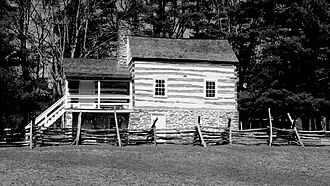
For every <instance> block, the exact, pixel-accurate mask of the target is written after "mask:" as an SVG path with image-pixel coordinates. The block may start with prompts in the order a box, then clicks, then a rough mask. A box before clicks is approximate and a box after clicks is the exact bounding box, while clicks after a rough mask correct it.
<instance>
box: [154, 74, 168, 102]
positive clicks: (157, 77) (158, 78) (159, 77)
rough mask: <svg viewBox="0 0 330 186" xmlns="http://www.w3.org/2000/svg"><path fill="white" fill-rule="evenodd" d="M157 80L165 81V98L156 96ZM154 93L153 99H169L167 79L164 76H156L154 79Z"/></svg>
mask: <svg viewBox="0 0 330 186" xmlns="http://www.w3.org/2000/svg"><path fill="white" fill-rule="evenodd" d="M156 80H164V81H165V93H164V94H165V95H164V96H160V95H155V89H156ZM152 92H153V97H156V98H167V77H164V76H155V77H154V79H153V86H152Z"/></svg>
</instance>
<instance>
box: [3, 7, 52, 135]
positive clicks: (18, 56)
mask: <svg viewBox="0 0 330 186" xmlns="http://www.w3.org/2000/svg"><path fill="white" fill-rule="evenodd" d="M2 3H4V2H2ZM2 5H3V6H0V12H2V13H3V14H1V15H2V17H1V21H0V104H1V108H0V132H1V131H2V129H3V128H5V127H13V128H17V127H24V126H25V125H26V124H27V122H28V121H27V120H28V114H29V113H36V112H40V110H42V109H44V108H45V106H46V105H47V103H49V101H50V92H49V89H48V85H47V81H46V79H42V78H36V76H34V74H33V71H34V68H35V61H33V59H31V58H30V55H29V50H27V49H26V48H23V47H24V46H22V45H19V46H17V45H16V44H15V42H14V41H15V38H16V37H17V35H15V33H13V32H10V27H11V26H12V25H11V24H10V23H11V21H10V20H8V19H10V16H9V12H10V11H14V10H13V9H11V8H10V7H9V6H8V5H7V4H5V3H4V4H2ZM22 50H24V51H25V52H24V53H23V52H22ZM25 59H27V60H25ZM24 71H25V72H29V73H28V74H24Z"/></svg>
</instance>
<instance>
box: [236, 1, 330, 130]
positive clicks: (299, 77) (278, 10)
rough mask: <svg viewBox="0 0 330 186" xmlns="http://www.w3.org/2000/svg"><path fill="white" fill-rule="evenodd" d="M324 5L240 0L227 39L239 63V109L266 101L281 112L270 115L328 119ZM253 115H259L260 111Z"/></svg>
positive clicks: (329, 17)
mask: <svg viewBox="0 0 330 186" xmlns="http://www.w3.org/2000/svg"><path fill="white" fill-rule="evenodd" d="M329 8H330V4H329V3H328V2H327V1H322V0H321V1H317V0H311V1H270V0H264V1H246V2H242V3H241V4H240V5H239V7H238V9H237V10H238V12H237V14H236V17H235V24H236V25H237V26H238V28H239V32H238V34H236V35H234V36H233V37H232V38H233V39H232V41H233V42H234V46H235V47H237V48H238V51H239V53H238V57H239V59H240V65H241V67H240V71H239V75H240V81H241V83H240V87H239V88H240V90H241V91H242V92H241V93H240V98H242V99H240V103H241V104H240V109H241V111H243V112H246V111H247V110H253V111H255V112H258V110H259V109H258V108H263V109H264V110H266V108H265V107H266V106H270V103H272V104H271V106H272V107H274V108H277V110H279V111H281V112H278V113H276V114H275V117H279V118H281V117H284V116H285V114H286V113H285V112H290V113H295V116H296V117H303V116H306V117H307V116H308V117H320V116H322V115H325V116H328V117H329V115H328V113H326V112H324V110H325V108H330V107H329V104H328V103H329V102H328V100H329V90H330V89H329V83H330V82H329V79H328V77H329V76H328V75H329V73H328V72H329V70H330V69H329V64H328V62H327V61H329V51H330V50H329V47H330V46H329V43H330V42H329V36H330V35H329V29H328V28H329V27H330V14H329V11H328V10H329ZM244 85H247V86H246V87H244ZM243 90H245V91H243ZM248 95H249V96H248ZM274 95H276V96H274ZM279 95H281V96H279ZM252 100H255V101H256V102H253V103H254V104H253V105H249V106H248V105H246V104H243V103H251V101H252ZM299 105H305V106H306V109H302V108H301V106H299ZM246 106H247V107H246ZM250 112H251V111H250ZM250 112H247V113H250ZM247 113H246V114H243V115H242V116H244V115H247ZM263 113H264V114H263V117H265V116H266V115H265V112H263ZM255 115H256V116H260V117H261V115H262V111H260V112H259V114H257V113H255ZM305 125H306V123H305ZM305 128H308V127H306V126H305Z"/></svg>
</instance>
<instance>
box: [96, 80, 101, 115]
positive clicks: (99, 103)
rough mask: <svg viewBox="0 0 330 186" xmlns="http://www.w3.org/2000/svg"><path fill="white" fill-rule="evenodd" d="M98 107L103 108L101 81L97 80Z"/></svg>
mask: <svg viewBox="0 0 330 186" xmlns="http://www.w3.org/2000/svg"><path fill="white" fill-rule="evenodd" d="M97 108H99V109H100V108H101V82H100V81H98V82H97Z"/></svg>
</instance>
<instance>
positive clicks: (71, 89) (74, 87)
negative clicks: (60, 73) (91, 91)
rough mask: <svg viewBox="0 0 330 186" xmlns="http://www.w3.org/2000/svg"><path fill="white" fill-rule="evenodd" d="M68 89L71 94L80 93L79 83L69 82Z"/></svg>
mask: <svg viewBox="0 0 330 186" xmlns="http://www.w3.org/2000/svg"><path fill="white" fill-rule="evenodd" d="M68 88H69V93H70V94H78V93H79V81H71V80H69V81H68Z"/></svg>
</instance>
